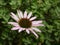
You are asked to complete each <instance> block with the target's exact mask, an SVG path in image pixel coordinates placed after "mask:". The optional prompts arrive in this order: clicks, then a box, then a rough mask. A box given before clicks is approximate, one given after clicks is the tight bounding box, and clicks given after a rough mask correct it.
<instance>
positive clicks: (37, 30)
mask: <svg viewBox="0 0 60 45" xmlns="http://www.w3.org/2000/svg"><path fill="white" fill-rule="evenodd" d="M32 29H33V30H35V31H36V32H41V30H39V29H38V28H35V27H32Z"/></svg>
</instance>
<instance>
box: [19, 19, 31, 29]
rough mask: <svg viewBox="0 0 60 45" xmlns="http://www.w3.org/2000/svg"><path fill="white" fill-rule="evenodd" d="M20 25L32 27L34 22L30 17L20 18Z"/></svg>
mask: <svg viewBox="0 0 60 45" xmlns="http://www.w3.org/2000/svg"><path fill="white" fill-rule="evenodd" d="M19 25H20V26H21V27H23V28H30V27H31V25H32V23H31V21H29V19H26V18H22V19H20V20H19Z"/></svg>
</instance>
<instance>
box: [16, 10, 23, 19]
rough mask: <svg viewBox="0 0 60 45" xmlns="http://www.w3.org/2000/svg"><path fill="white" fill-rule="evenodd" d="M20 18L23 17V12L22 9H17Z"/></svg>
mask: <svg viewBox="0 0 60 45" xmlns="http://www.w3.org/2000/svg"><path fill="white" fill-rule="evenodd" d="M17 12H18V16H19V18H23V13H22V12H21V11H20V10H17Z"/></svg>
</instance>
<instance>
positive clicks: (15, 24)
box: [8, 22, 19, 26]
mask: <svg viewBox="0 0 60 45" xmlns="http://www.w3.org/2000/svg"><path fill="white" fill-rule="evenodd" d="M8 24H11V25H13V26H19V25H18V23H16V22H8Z"/></svg>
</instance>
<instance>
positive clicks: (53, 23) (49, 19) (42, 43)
mask: <svg viewBox="0 0 60 45" xmlns="http://www.w3.org/2000/svg"><path fill="white" fill-rule="evenodd" d="M18 9H20V10H21V11H22V12H24V11H25V10H26V11H27V12H30V11H32V12H33V16H37V20H43V24H44V25H45V26H43V27H38V28H39V29H40V30H41V31H42V33H37V34H38V35H39V38H38V39H36V37H35V36H34V35H33V34H27V33H26V32H21V33H18V31H11V27H13V26H12V25H8V22H9V21H14V20H13V19H12V18H11V17H10V12H14V13H15V14H17V10H18ZM0 45H60V0H0Z"/></svg>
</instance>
